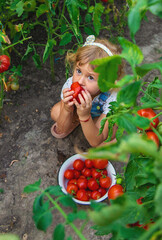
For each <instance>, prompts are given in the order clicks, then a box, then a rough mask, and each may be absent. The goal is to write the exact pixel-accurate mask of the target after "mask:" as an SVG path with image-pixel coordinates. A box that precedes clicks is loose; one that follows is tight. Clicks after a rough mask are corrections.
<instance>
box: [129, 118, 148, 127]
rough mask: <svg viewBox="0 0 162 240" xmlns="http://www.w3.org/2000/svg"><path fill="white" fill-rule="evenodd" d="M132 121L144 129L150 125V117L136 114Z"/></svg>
mask: <svg viewBox="0 0 162 240" xmlns="http://www.w3.org/2000/svg"><path fill="white" fill-rule="evenodd" d="M132 122H133V123H134V124H135V126H137V127H139V128H142V129H146V128H148V127H149V125H150V120H149V119H148V118H145V117H141V116H139V115H136V116H134V117H133V119H132Z"/></svg>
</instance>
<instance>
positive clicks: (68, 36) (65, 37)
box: [59, 32, 72, 46]
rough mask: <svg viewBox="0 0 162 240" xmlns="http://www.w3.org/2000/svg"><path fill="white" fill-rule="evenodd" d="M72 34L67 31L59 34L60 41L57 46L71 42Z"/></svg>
mask: <svg viewBox="0 0 162 240" xmlns="http://www.w3.org/2000/svg"><path fill="white" fill-rule="evenodd" d="M71 39H72V34H71V33H69V32H66V33H65V34H64V35H62V36H61V41H60V43H59V46H65V45H67V44H68V43H69V42H71Z"/></svg>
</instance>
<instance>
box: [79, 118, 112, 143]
mask: <svg viewBox="0 0 162 240" xmlns="http://www.w3.org/2000/svg"><path fill="white" fill-rule="evenodd" d="M104 117H106V115H105V114H101V116H100V117H98V118H96V119H94V120H93V119H92V117H90V119H89V120H88V121H87V122H83V121H84V120H86V119H81V121H80V123H81V126H82V130H83V133H84V135H85V137H86V139H87V141H88V142H89V144H90V145H91V146H92V147H97V146H98V145H100V144H102V143H103V142H104V141H105V140H106V139H107V137H108V121H106V123H105V126H104V129H103V131H102V133H101V134H100V135H99V129H100V127H101V125H100V123H101V120H102V119H103V118H104ZM114 130H115V129H114ZM113 137H115V131H114V133H113V136H112V138H113Z"/></svg>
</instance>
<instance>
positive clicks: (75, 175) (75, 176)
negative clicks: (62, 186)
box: [74, 169, 80, 179]
mask: <svg viewBox="0 0 162 240" xmlns="http://www.w3.org/2000/svg"><path fill="white" fill-rule="evenodd" d="M79 177H80V172H79V171H78V170H75V169H74V178H77V179H78V178H79Z"/></svg>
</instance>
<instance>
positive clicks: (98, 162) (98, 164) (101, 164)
mask: <svg viewBox="0 0 162 240" xmlns="http://www.w3.org/2000/svg"><path fill="white" fill-rule="evenodd" d="M107 165H108V160H107V159H93V166H94V167H95V168H98V169H104V168H106V167H107Z"/></svg>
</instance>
